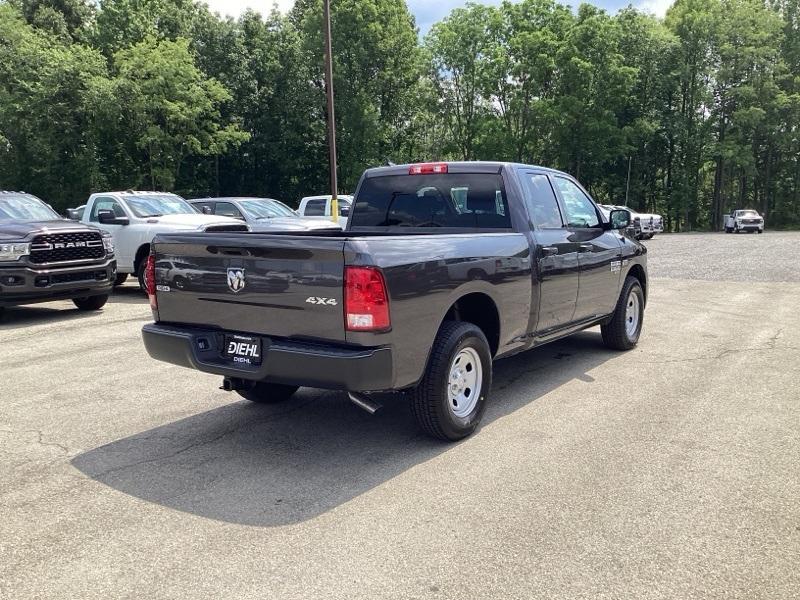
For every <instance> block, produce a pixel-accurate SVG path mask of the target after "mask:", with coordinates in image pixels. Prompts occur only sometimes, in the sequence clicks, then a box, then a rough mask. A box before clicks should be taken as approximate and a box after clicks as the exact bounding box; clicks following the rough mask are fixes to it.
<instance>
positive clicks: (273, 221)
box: [189, 198, 341, 231]
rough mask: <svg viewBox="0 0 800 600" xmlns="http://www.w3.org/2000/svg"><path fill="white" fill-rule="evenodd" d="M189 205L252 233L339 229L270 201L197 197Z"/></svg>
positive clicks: (278, 201) (280, 203) (278, 202)
mask: <svg viewBox="0 0 800 600" xmlns="http://www.w3.org/2000/svg"><path fill="white" fill-rule="evenodd" d="M189 202H191V204H192V206H194V207H195V208H196V209H197V210H198V211H199V212H202V213H205V214H208V215H219V216H225V217H233V218H235V219H240V220H242V221H245V222H246V223H247V224H248V225H249V226H250V229H251V230H252V231H318V230H321V229H329V230H330V229H334V230H341V227H339V226H338V225H336V223H333V222H332V221H320V220H319V219H307V218H305V217H301V216H300V215H299V214H297V213H296V212H295V211H293V210H292V209H291V208H289V207H288V206H286V205H285V204H284V203H283V202H281V201H280V200H274V199H273V198H197V199H195V200H189Z"/></svg>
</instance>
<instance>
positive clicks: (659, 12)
mask: <svg viewBox="0 0 800 600" xmlns="http://www.w3.org/2000/svg"><path fill="white" fill-rule="evenodd" d="M672 3H673V0H642V2H639V4H638V6H637V8H639V9H640V10H643V11H646V12H649V13H653V14H654V15H655V16H657V17H663V16H664V15H665V14H667V9H668V8H669V7H670V6H672Z"/></svg>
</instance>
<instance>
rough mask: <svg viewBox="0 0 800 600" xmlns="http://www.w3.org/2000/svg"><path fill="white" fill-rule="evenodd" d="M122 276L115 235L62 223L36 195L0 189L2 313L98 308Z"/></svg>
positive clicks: (0, 299)
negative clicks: (67, 304)
mask: <svg viewBox="0 0 800 600" xmlns="http://www.w3.org/2000/svg"><path fill="white" fill-rule="evenodd" d="M116 272H117V264H116V261H115V260H114V245H113V243H112V239H111V236H110V235H108V234H106V233H104V232H103V231H101V230H99V229H97V228H96V227H89V226H86V225H83V224H81V223H75V222H74V221H68V220H66V219H62V218H61V217H59V216H58V214H56V212H55V211H54V210H53V209H52V208H50V206H48V205H47V204H45V203H44V202H42V201H41V200H39V199H38V198H36V197H35V196H33V195H31V194H25V193H22V192H6V191H0V311H2V310H3V307H6V306H15V305H19V304H33V303H35V302H48V301H50V300H72V301H73V302H74V303H75V306H77V307H78V309H80V310H98V309H100V308H102V306H103V305H104V304H105V303H106V301H107V300H108V295H109V294H110V293H111V290H112V286H113V283H114V278H115V277H116Z"/></svg>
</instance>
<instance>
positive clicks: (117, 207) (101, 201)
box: [89, 196, 127, 223]
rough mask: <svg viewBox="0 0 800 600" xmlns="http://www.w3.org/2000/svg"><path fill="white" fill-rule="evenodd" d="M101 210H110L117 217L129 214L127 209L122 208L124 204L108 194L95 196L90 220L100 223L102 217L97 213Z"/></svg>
mask: <svg viewBox="0 0 800 600" xmlns="http://www.w3.org/2000/svg"><path fill="white" fill-rule="evenodd" d="M101 210H110V211H111V212H113V213H114V216H115V217H117V218H124V217H126V216H127V215H126V214H125V209H124V208H122V205H121V204H120V203H119V202H118V201H117V200H115V199H114V198H108V197H106V196H100V197H98V198H95V201H94V204H92V212H91V213H90V214H89V220H90V221H91V222H93V223H98V222H99V221H100V219H99V217H98V216H97V215H98V214H99V213H100V211H101Z"/></svg>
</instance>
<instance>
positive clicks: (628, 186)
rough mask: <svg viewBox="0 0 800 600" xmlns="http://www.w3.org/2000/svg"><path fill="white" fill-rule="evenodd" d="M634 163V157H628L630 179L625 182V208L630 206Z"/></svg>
mask: <svg viewBox="0 0 800 600" xmlns="http://www.w3.org/2000/svg"><path fill="white" fill-rule="evenodd" d="M632 161H633V157H632V156H629V157H628V179H627V180H626V181H625V207H626V208H627V206H628V192H629V191H630V189H631V162H632Z"/></svg>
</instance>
